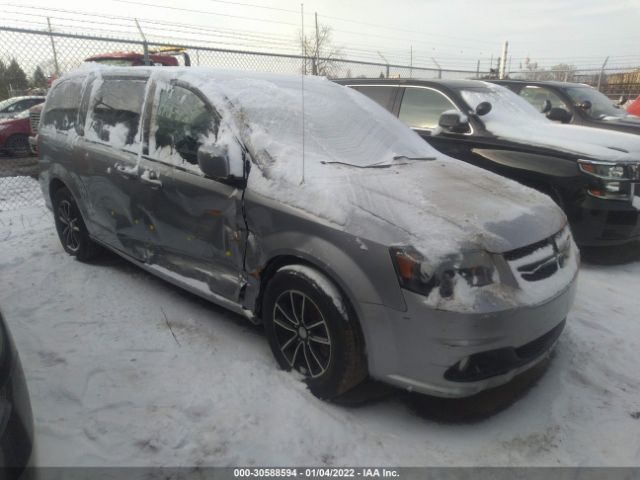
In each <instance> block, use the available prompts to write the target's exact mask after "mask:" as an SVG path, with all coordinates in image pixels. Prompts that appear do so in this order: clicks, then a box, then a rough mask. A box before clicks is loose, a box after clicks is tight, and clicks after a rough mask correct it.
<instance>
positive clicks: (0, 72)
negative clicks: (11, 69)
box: [0, 60, 9, 101]
mask: <svg viewBox="0 0 640 480" xmlns="http://www.w3.org/2000/svg"><path fill="white" fill-rule="evenodd" d="M8 96H9V91H8V88H7V67H6V66H5V65H4V62H3V61H2V60H0V101H2V100H4V99H5V98H7V97H8Z"/></svg>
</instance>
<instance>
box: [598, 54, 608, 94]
mask: <svg viewBox="0 0 640 480" xmlns="http://www.w3.org/2000/svg"><path fill="white" fill-rule="evenodd" d="M608 61H609V57H607V58H605V59H604V63H603V64H602V67H601V68H600V75H598V91H600V85H601V84H602V75H604V67H606V66H607V62H608Z"/></svg>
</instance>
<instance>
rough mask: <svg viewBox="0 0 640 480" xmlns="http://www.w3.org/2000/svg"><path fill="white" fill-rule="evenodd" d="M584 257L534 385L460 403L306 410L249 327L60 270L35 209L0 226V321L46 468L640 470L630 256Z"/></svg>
mask: <svg viewBox="0 0 640 480" xmlns="http://www.w3.org/2000/svg"><path fill="white" fill-rule="evenodd" d="M588 253H589V255H586V256H587V261H585V262H583V265H582V268H581V278H580V282H579V291H578V297H577V301H576V305H575V307H574V309H573V311H572V313H571V314H570V316H569V319H568V324H567V328H566V330H565V332H564V334H563V335H562V337H561V339H560V341H559V344H558V346H557V350H556V353H555V355H554V356H553V358H552V360H551V361H550V362H549V363H548V366H547V368H546V371H544V372H543V373H544V375H542V376H540V375H538V376H532V377H531V378H530V379H527V380H526V381H519V382H518V384H516V385H510V386H508V388H503V389H501V390H499V391H498V392H499V394H498V393H496V392H493V393H492V394H489V395H484V396H481V397H480V398H478V399H475V400H474V401H473V402H467V403H466V404H465V403H464V402H462V403H461V402H451V401H435V400H430V399H427V398H422V397H418V396H415V395H409V394H406V393H404V392H399V391H393V392H391V393H390V394H389V395H387V396H385V397H383V398H379V399H377V400H375V401H370V402H367V403H365V404H364V405H359V406H340V405H335V404H330V403H327V402H323V401H320V400H317V399H316V398H314V397H313V396H312V395H311V394H310V393H309V392H308V391H307V390H306V388H305V387H304V385H303V384H302V383H301V382H299V381H298V379H296V378H295V376H293V375H291V374H287V373H284V372H281V371H279V370H278V369H277V367H276V362H275V360H274V359H273V358H272V356H271V353H270V351H269V348H268V345H267V342H266V340H265V338H264V337H263V335H262V332H261V330H260V329H259V328H256V327H251V326H249V325H248V324H247V322H246V321H245V320H244V319H243V318H241V317H239V316H236V315H234V314H231V313H228V312H226V311H224V310H223V309H221V308H218V307H216V306H213V305H210V304H208V303H207V302H205V301H203V300H200V299H198V298H197V297H194V296H192V295H190V294H188V293H184V292H182V291H181V290H179V289H177V288H175V287H173V286H171V285H169V284H166V283H164V282H163V281H161V280H158V279H156V278H154V277H152V276H151V275H149V274H147V273H145V272H143V271H141V270H139V269H136V268H135V267H133V266H131V265H129V264H127V263H126V262H124V261H123V260H121V259H119V258H117V257H115V256H113V255H106V256H105V257H104V258H103V259H101V260H100V261H97V262H95V263H94V264H91V265H88V264H82V263H80V262H77V261H75V260H74V259H72V258H71V257H69V256H67V255H66V254H65V253H64V252H63V251H62V248H61V246H60V245H59V243H58V239H57V237H56V234H55V231H54V228H53V221H52V218H51V214H50V213H49V212H48V211H47V210H46V209H44V208H43V207H32V208H29V209H23V210H14V211H9V212H0V308H2V309H3V311H4V313H5V316H6V319H7V321H8V322H9V325H10V328H11V329H12V331H13V335H14V337H15V340H16V343H17V345H18V348H19V351H20V354H21V357H22V361H23V364H24V368H25V371H26V375H27V379H28V382H29V388H30V391H31V397H32V404H33V409H34V415H35V425H36V440H37V442H38V457H37V463H38V464H40V465H47V466H71V465H73V466H76V465H154V466H155V465H162V466H185V465H237V464H241V465H252V464H255V465H322V464H332V465H371V464H376V465H393V466H417V465H438V466H451V465H551V466H555V465H582V466H586V465H591V466H596V465H626V466H631V465H640V375H639V374H638V365H639V364H640V317H639V315H638V311H639V310H640V300H639V293H640V291H639V286H640V281H639V280H640V246H638V245H636V246H634V247H630V248H627V249H623V250H620V249H612V250H609V251H605V252H603V253H597V254H594V253H593V252H588ZM623 257H627V258H623ZM621 260H626V262H625V263H621V264H618V265H607V264H611V263H619V262H620V261H621ZM599 263H604V265H601V264H599ZM516 387H517V388H516ZM505 399H506V400H505ZM492 402H495V405H503V408H501V409H497V408H495V407H494V406H493V403H492ZM504 404H509V405H507V406H504ZM469 405H473V406H474V407H475V408H477V407H478V406H481V407H482V408H483V409H486V410H487V411H492V410H494V413H493V414H492V415H485V416H484V417H482V418H480V419H475V420H473V421H467V420H465V419H466V418H467V416H468V415H467V414H468V408H469ZM495 410H497V411H495ZM463 420H464V421H463Z"/></svg>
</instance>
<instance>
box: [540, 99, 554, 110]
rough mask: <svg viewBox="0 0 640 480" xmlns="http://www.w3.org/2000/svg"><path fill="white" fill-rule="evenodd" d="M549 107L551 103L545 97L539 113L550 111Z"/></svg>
mask: <svg viewBox="0 0 640 480" xmlns="http://www.w3.org/2000/svg"><path fill="white" fill-rule="evenodd" d="M551 107H553V105H551V101H550V100H549V99H548V98H547V99H546V100H545V101H544V102H543V103H542V109H541V110H540V112H541V113H549V112H550V111H551Z"/></svg>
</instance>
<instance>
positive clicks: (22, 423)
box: [0, 313, 33, 480]
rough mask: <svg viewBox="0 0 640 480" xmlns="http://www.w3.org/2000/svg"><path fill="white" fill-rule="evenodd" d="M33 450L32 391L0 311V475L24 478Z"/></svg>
mask: <svg viewBox="0 0 640 480" xmlns="http://www.w3.org/2000/svg"><path fill="white" fill-rule="evenodd" d="M32 450H33V416H32V413H31V401H30V400H29V391H28V390H27V383H26V381H25V377H24V372H23V371H22V365H21V363H20V357H19V355H18V352H17V350H16V347H15V344H14V342H13V339H12V338H11V333H10V332H9V326H8V325H7V324H6V322H5V320H4V318H3V316H2V313H0V478H3V479H7V480H14V479H18V478H20V476H21V474H22V472H23V471H24V469H25V468H26V466H27V465H28V464H29V462H30V459H31V453H32Z"/></svg>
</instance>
